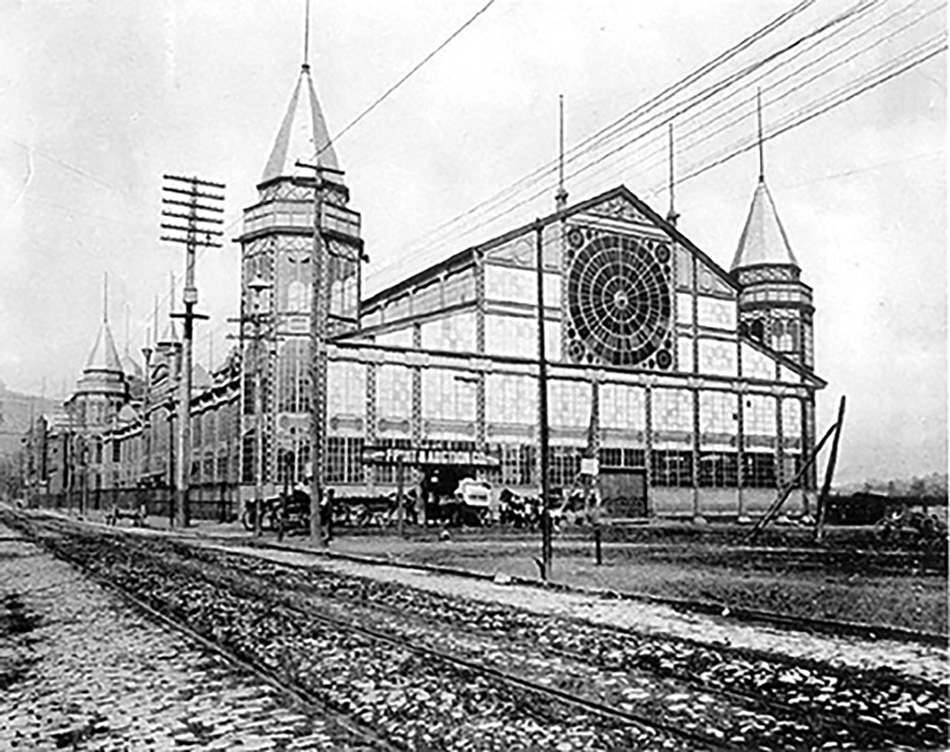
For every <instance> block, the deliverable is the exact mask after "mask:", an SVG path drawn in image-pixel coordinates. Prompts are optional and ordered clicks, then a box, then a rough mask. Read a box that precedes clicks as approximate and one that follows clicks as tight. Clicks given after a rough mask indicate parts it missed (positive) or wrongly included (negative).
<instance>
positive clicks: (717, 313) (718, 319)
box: [697, 295, 736, 331]
mask: <svg viewBox="0 0 950 752" xmlns="http://www.w3.org/2000/svg"><path fill="white" fill-rule="evenodd" d="M698 303H699V306H698V309H697V318H698V323H699V325H700V326H705V327H709V328H711V329H726V330H728V331H735V328H736V304H735V302H734V301H731V300H730V301H727V300H718V299H716V298H707V297H705V296H704V295H700V296H699V298H698Z"/></svg>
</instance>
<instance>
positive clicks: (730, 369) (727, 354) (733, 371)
mask: <svg viewBox="0 0 950 752" xmlns="http://www.w3.org/2000/svg"><path fill="white" fill-rule="evenodd" d="M699 370H700V372H701V373H710V374H716V375H719V376H735V375H737V374H738V372H739V361H738V356H737V355H736V345H735V343H734V342H727V341H724V340H718V339H701V340H699Z"/></svg>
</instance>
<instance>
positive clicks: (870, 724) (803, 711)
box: [199, 552, 947, 748]
mask: <svg viewBox="0 0 950 752" xmlns="http://www.w3.org/2000/svg"><path fill="white" fill-rule="evenodd" d="M200 556H201V554H199V557H200ZM210 556H211V559H212V560H214V559H215V557H217V558H218V561H215V563H216V564H217V565H218V566H220V567H223V568H224V569H225V570H227V571H232V572H233V571H243V572H244V573H245V574H247V575H249V576H254V577H258V578H264V579H266V580H267V581H268V583H270V585H269V587H271V588H272V589H274V590H275V592H279V593H280V594H281V596H282V597H285V598H286V597H288V595H289V594H291V593H292V595H293V597H294V598H296V599H298V600H299V599H300V598H301V597H303V598H305V599H309V600H311V601H314V600H315V601H316V604H315V605H317V607H321V608H326V605H325V602H326V600H327V599H332V600H333V601H335V602H337V603H342V604H344V607H343V608H342V613H346V614H355V613H356V612H358V611H359V610H360V609H362V611H361V612H360V615H359V618H360V619H362V620H367V619H372V617H373V613H374V612H381V611H385V612H387V613H388V615H389V617H390V618H392V619H403V620H406V619H409V618H410V617H411V618H412V619H415V620H418V621H421V622H424V623H428V624H431V623H432V622H433V621H439V622H442V623H444V624H446V625H447V626H448V627H449V628H451V629H452V630H455V631H458V632H464V633H466V634H469V635H473V636H475V637H477V638H482V639H486V640H493V641H496V642H502V643H505V644H507V645H508V651H509V652H510V656H511V657H514V656H516V655H517V654H518V652H519V650H521V649H523V645H526V644H527V645H538V646H541V647H539V648H538V650H539V651H540V652H543V653H544V654H546V655H548V656H553V657H557V658H560V659H562V660H566V661H572V662H574V663H581V664H583V665H586V666H593V667H595V668H597V669H599V670H600V671H601V672H616V671H618V670H620V671H625V672H627V673H628V674H629V675H630V678H631V681H633V680H639V681H640V682H641V684H642V683H643V682H648V683H650V684H652V685H654V690H656V685H659V684H662V683H663V682H667V683H668V684H669V685H670V686H669V688H668V690H667V692H666V695H665V696H663V695H662V693H660V692H657V691H654V693H653V694H654V695H655V696H654V698H653V702H652V703H646V705H648V706H649V707H648V710H649V712H650V714H651V715H652V716H654V717H664V716H669V711H668V708H669V705H670V703H667V702H666V697H668V696H670V695H677V694H680V693H681V692H682V691H683V690H684V689H685V690H686V691H693V692H701V693H709V692H712V693H714V694H715V695H717V696H718V697H719V698H725V699H726V700H729V701H731V703H732V705H733V710H734V711H735V712H736V714H737V715H741V714H742V713H743V712H754V711H755V710H758V711H760V712H764V713H766V714H773V713H774V714H777V715H779V716H784V717H785V718H792V719H797V720H798V722H799V724H800V726H799V728H807V729H809V731H808V734H807V736H808V737H809V738H810V739H813V740H814V739H818V738H827V739H828V740H832V739H834V740H838V741H841V740H842V739H847V738H854V739H855V740H856V741H857V742H858V743H859V744H860V745H861V748H870V747H872V746H874V747H877V746H881V745H884V744H885V743H886V744H889V745H897V744H904V745H907V746H912V747H916V746H918V745H920V744H921V743H923V744H939V743H940V742H941V740H943V739H945V738H946V727H945V726H943V727H942V726H941V724H940V719H941V718H943V717H945V714H946V708H947V704H946V701H945V699H943V700H942V701H941V695H940V690H939V689H937V688H935V687H933V686H932V685H929V684H927V683H923V682H914V681H910V680H906V679H905V680H904V681H901V682H897V681H895V680H894V679H893V677H890V676H880V675H876V674H870V673H869V672H861V671H854V670H846V669H840V668H833V667H829V666H827V665H825V664H820V663H818V662H816V661H805V660H801V659H794V658H789V657H781V656H776V655H772V654H766V653H762V652H757V651H750V650H748V649H741V648H729V647H725V646H722V647H718V646H717V647H716V648H711V647H710V646H708V645H700V644H698V643H695V642H693V641H689V640H683V639H674V638H659V637H657V636H656V635H650V636H647V635H644V634H642V633H638V632H635V631H632V630H627V629H620V628H616V627H607V626H601V625H598V626H594V625H592V624H590V623H589V622H584V621H581V620H580V619H576V618H565V617H557V618H551V617H539V616H530V615H527V614H526V613H525V612H521V611H516V610H515V609H511V608H507V607H498V606H496V607H488V606H487V605H485V604H477V605H476V604H473V603H472V602H471V601H467V600H465V599H450V598H446V597H444V596H433V595H431V594H426V593H422V592H419V591H415V592H413V596H412V599H408V598H406V597H405V593H406V591H407V588H405V587H403V586H394V585H392V584H391V583H381V582H379V581H376V580H368V579H363V578H356V577H352V576H341V575H338V574H333V573H328V572H321V573H320V575H319V577H318V578H317V579H316V580H314V579H313V576H309V577H308V572H309V573H310V574H311V575H313V571H312V570H309V569H308V568H305V567H303V566H300V565H291V564H283V563H282V564H275V563H267V564H263V563H261V562H259V561H258V562H254V561H251V560H248V559H247V558H246V557H243V556H239V555H229V554H227V553H218V552H214V553H212V554H210ZM287 572H296V573H297V576H296V577H294V578H293V579H292V580H291V581H290V582H288V581H287ZM433 604H435V605H433ZM407 631H408V632H411V631H412V626H411V625H410V626H409V627H408V628H407ZM657 647H659V649H655V648H657ZM670 680H672V681H670ZM802 684H804V686H802ZM683 685H686V686H685V687H684V686H683ZM908 691H913V692H915V693H917V700H918V707H919V706H920V704H921V703H928V704H933V712H932V713H930V714H928V717H927V718H921V717H919V716H918V717H913V716H910V715H907V714H902V713H901V712H900V711H901V708H902V707H903V708H904V709H905V710H906V709H907V707H909V705H908V704H907V703H904V704H903V705H902V703H901V697H902V696H903V695H905V694H906V693H907V692H908ZM944 695H945V692H944ZM875 708H876V709H877V713H876V714H875V712H874V710H873V709H875ZM720 710H721V711H723V712H725V711H726V710H727V708H724V707H720ZM677 720H680V719H676V718H670V722H671V723H672V722H675V721H677ZM882 722H883V723H884V724H885V725H887V726H888V731H887V733H882V729H881V726H882ZM931 724H932V725H931ZM727 725H728V724H725V723H724V724H723V728H722V730H723V732H724V733H726V732H728V731H729V729H728V728H727ZM926 729H929V731H924V730H926ZM734 732H735V729H733V733H734ZM741 741H742V743H747V742H748V741H750V740H748V739H742V740H741ZM768 741H771V742H773V743H774V742H776V741H781V743H782V745H788V744H790V743H792V742H794V739H788V738H782V739H780V740H776V739H770V740H768Z"/></svg>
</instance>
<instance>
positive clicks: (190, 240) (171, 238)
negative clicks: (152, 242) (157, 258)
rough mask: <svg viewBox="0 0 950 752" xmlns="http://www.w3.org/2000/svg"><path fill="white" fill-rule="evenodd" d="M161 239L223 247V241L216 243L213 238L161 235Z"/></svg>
mask: <svg viewBox="0 0 950 752" xmlns="http://www.w3.org/2000/svg"><path fill="white" fill-rule="evenodd" d="M160 239H161V240H167V241H168V242H169V243H185V244H186V245H193V246H199V245H200V246H206V247H207V248H223V247H224V246H223V245H222V244H221V243H215V242H214V241H213V240H197V239H195V238H175V237H172V236H171V235H162V236H160Z"/></svg>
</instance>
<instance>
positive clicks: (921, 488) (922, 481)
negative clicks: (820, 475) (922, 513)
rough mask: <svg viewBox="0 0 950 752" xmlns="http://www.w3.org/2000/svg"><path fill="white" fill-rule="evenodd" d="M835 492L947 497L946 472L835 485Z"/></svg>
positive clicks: (930, 497)
mask: <svg viewBox="0 0 950 752" xmlns="http://www.w3.org/2000/svg"><path fill="white" fill-rule="evenodd" d="M834 490H835V493H837V494H840V495H848V494H853V493H862V492H863V493H873V494H879V495H881V496H903V497H908V496H915V497H918V498H929V499H940V498H944V499H945V498H947V473H931V474H930V475H924V476H920V477H913V478H903V479H892V480H877V479H872V480H867V481H864V482H863V483H849V484H847V485H844V486H835V489H834Z"/></svg>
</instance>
